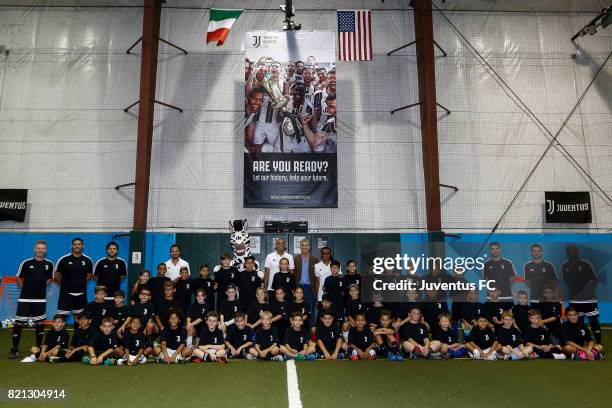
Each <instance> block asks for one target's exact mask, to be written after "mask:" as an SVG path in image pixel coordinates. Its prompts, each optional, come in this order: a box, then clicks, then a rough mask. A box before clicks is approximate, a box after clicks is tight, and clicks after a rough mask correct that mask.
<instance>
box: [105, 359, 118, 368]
mask: <svg viewBox="0 0 612 408" xmlns="http://www.w3.org/2000/svg"><path fill="white" fill-rule="evenodd" d="M104 365H105V366H112V365H115V360H113V359H112V358H107V359H104Z"/></svg>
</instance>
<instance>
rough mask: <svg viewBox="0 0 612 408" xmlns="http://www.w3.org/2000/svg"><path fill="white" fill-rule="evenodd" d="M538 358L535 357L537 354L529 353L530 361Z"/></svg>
mask: <svg viewBox="0 0 612 408" xmlns="http://www.w3.org/2000/svg"><path fill="white" fill-rule="evenodd" d="M538 357H539V356H538V355H537V353H535V352H533V351H532V352H531V354H529V358H530V359H532V360H535V359H536V358H538Z"/></svg>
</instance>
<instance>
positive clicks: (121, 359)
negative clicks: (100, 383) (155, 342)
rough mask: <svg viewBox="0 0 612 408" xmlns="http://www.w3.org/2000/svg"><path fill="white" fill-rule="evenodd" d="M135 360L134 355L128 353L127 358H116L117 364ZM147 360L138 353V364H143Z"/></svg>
mask: <svg viewBox="0 0 612 408" xmlns="http://www.w3.org/2000/svg"><path fill="white" fill-rule="evenodd" d="M135 360H136V356H135V355H133V354H128V356H127V358H126V357H122V358H120V359H119V360H118V364H127V363H128V362H130V363H132V362H134V361H135ZM146 362H147V358H146V357H145V356H144V354H141V355H140V358H139V359H138V364H145V363H146Z"/></svg>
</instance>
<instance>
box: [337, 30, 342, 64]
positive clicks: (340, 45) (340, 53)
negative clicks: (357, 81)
mask: <svg viewBox="0 0 612 408" xmlns="http://www.w3.org/2000/svg"><path fill="white" fill-rule="evenodd" d="M338 56H339V58H340V61H342V40H341V39H340V31H338Z"/></svg>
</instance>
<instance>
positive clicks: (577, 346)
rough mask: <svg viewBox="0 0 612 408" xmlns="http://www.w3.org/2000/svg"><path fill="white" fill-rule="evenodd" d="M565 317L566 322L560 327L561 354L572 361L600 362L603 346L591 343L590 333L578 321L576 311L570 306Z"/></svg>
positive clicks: (582, 323)
mask: <svg viewBox="0 0 612 408" xmlns="http://www.w3.org/2000/svg"><path fill="white" fill-rule="evenodd" d="M565 315H566V316H567V321H565V322H564V323H563V324H562V325H561V337H562V344H563V347H562V350H563V352H564V353H565V354H566V355H567V356H569V357H570V358H572V359H574V360H601V359H602V358H603V356H602V352H603V346H602V345H601V344H596V343H595V342H594V341H593V338H592V337H591V332H590V331H589V329H588V328H587V327H586V325H585V324H584V322H583V321H581V320H580V317H579V315H578V311H577V310H576V309H575V308H574V307H573V306H570V307H568V308H567V309H566V311H565Z"/></svg>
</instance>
